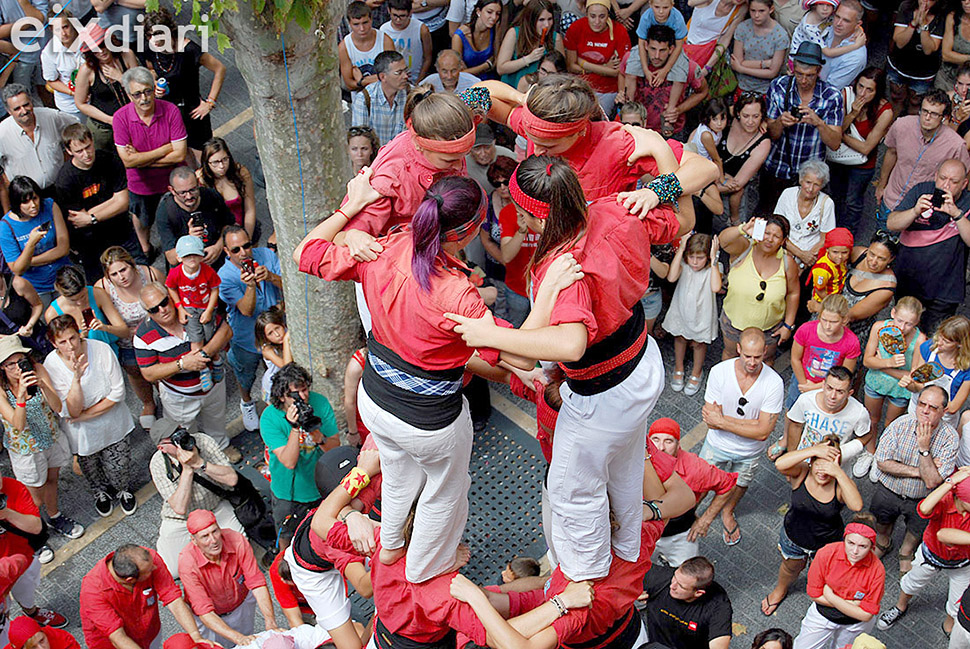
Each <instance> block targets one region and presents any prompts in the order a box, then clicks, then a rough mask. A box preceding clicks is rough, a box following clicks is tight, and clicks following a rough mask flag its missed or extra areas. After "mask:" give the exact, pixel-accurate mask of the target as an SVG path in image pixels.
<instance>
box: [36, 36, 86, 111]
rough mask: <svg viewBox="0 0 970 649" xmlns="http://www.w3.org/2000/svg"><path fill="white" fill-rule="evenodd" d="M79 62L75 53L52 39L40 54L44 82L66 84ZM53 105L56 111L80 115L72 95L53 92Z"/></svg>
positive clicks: (78, 56)
mask: <svg viewBox="0 0 970 649" xmlns="http://www.w3.org/2000/svg"><path fill="white" fill-rule="evenodd" d="M79 61H80V55H79V54H78V53H77V52H72V51H70V50H68V49H67V48H66V47H64V46H63V45H61V42H60V41H59V40H57V39H56V38H52V39H51V40H50V41H48V43H47V45H45V46H44V49H43V50H42V51H41V53H40V64H41V70H42V71H43V74H44V81H63V82H64V83H65V84H67V82H69V81H70V80H71V75H72V74H73V73H74V72H75V71H76V70H77V69H78V63H79ZM54 104H55V105H56V106H57V109H58V110H62V111H64V112H65V113H70V114H72V115H80V114H81V111H79V110H78V109H77V106H76V105H75V104H74V95H69V94H67V93H65V92H59V91H56V90H55V91H54Z"/></svg>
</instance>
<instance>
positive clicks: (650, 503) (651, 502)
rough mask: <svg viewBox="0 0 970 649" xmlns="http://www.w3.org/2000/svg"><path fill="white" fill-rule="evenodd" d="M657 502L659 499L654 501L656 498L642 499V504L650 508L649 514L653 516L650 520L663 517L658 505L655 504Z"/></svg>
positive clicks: (657, 519)
mask: <svg viewBox="0 0 970 649" xmlns="http://www.w3.org/2000/svg"><path fill="white" fill-rule="evenodd" d="M657 502H659V501H656V500H644V501H643V504H644V505H646V507H647V508H648V509H649V510H650V513H651V515H652V516H653V518H651V519H650V520H652V521H659V520H661V519H662V518H663V517H664V516H663V514H661V513H660V507H658V506H657Z"/></svg>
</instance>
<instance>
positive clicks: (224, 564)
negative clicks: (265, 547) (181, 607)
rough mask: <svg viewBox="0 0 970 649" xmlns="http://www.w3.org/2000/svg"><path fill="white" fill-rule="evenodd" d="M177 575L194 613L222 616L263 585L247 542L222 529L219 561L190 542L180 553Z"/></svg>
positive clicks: (237, 535)
mask: <svg viewBox="0 0 970 649" xmlns="http://www.w3.org/2000/svg"><path fill="white" fill-rule="evenodd" d="M179 577H180V578H181V579H182V586H183V587H184V588H185V599H186V600H187V601H188V603H189V606H191V607H192V612H193V613H195V614H196V615H199V616H201V615H204V614H205V613H213V612H214V613H215V614H216V615H225V614H226V613H229V612H231V611H234V610H236V608H238V607H239V605H240V604H242V603H243V600H244V599H246V596H247V595H249V591H251V590H254V589H256V588H259V587H260V586H263V587H265V586H266V578H265V577H264V576H263V573H262V572H261V571H260V569H259V566H257V565H256V557H255V556H253V549H252V548H251V547H250V546H249V541H247V540H246V537H245V536H243V535H242V534H240V533H239V532H236V531H233V530H230V529H223V530H222V554H221V555H220V557H219V563H213V562H212V561H209V560H208V559H207V558H206V556H205V555H204V554H202V550H200V549H199V548H198V547H197V546H196V545H195V544H194V543H189V544H188V545H187V546H185V547H184V548H182V552H181V553H179Z"/></svg>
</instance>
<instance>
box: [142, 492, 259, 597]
mask: <svg viewBox="0 0 970 649" xmlns="http://www.w3.org/2000/svg"><path fill="white" fill-rule="evenodd" d="M212 513H213V514H215V515H216V522H218V523H219V527H221V528H222V529H226V528H229V529H231V530H234V531H236V532H239V533H240V534H242V535H243V536H245V535H246V530H244V529H243V526H242V525H241V524H240V523H239V520H238V519H236V513H235V512H234V511H232V505H230V504H229V503H228V502H227V501H225V500H222V501H220V502H219V504H218V505H216V508H215V509H213V510H212ZM191 540H192V537H191V535H190V534H189V530H188V528H187V527H186V523H185V521H182V520H176V519H174V518H163V519H162V524H161V525H160V526H159V527H158V541H157V542H156V543H155V549H156V550H157V551H158V554H159V556H161V557H162V561H164V562H165V565H166V566H168V571H169V572H170V573H172V578H173V579H177V578H178V576H179V553H180V552H182V548H184V547H185V546H187V545H188V544H189V541H191Z"/></svg>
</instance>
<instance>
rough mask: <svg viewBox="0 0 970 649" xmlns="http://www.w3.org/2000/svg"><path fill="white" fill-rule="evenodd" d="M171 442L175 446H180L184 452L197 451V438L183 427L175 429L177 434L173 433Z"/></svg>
mask: <svg viewBox="0 0 970 649" xmlns="http://www.w3.org/2000/svg"><path fill="white" fill-rule="evenodd" d="M171 440H172V443H173V444H175V445H176V446H178V447H179V448H180V449H182V450H183V451H194V450H195V438H194V437H192V434H191V433H189V431H188V430H187V429H186V428H184V427H182V426H179V427H178V428H176V429H175V432H174V433H172V437H171Z"/></svg>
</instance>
